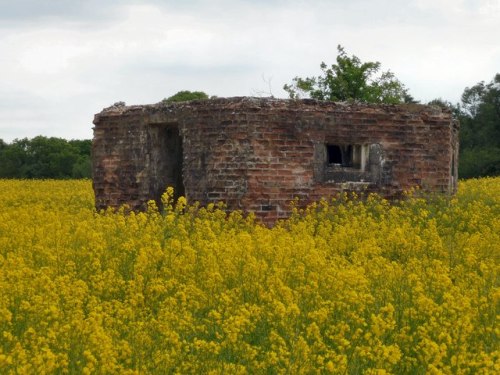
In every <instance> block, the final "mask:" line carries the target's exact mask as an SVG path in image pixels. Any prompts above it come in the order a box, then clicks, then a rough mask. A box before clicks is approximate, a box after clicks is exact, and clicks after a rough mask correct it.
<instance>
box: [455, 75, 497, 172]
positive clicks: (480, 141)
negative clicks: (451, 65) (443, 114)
mask: <svg viewBox="0 0 500 375" xmlns="http://www.w3.org/2000/svg"><path fill="white" fill-rule="evenodd" d="M461 108H462V109H461V112H460V115H459V119H460V125H461V126H460V147H461V149H460V160H459V176H460V177H462V178H470V177H481V176H498V175H500V74H496V75H495V77H494V78H493V79H492V80H491V82H489V83H487V84H486V83H484V81H482V82H479V83H477V84H476V85H474V86H472V87H467V88H465V90H464V93H463V94H462V106H461Z"/></svg>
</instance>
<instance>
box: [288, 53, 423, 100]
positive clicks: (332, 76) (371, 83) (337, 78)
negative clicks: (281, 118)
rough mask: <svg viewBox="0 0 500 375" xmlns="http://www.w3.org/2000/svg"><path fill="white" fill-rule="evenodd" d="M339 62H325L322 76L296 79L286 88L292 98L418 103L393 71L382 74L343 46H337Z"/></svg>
mask: <svg viewBox="0 0 500 375" xmlns="http://www.w3.org/2000/svg"><path fill="white" fill-rule="evenodd" d="M337 51H338V56H337V59H336V61H337V63H336V64H332V65H331V66H330V67H329V66H328V65H326V64H325V63H324V62H322V63H321V65H320V67H321V70H322V71H323V75H321V76H318V77H306V78H301V77H295V78H294V79H293V83H292V84H290V85H288V84H286V85H284V86H283V89H284V90H285V91H286V92H288V94H289V96H290V98H292V99H297V98H300V97H302V96H306V97H310V98H313V99H318V100H331V101H348V100H358V101H362V102H368V103H403V102H415V100H414V99H413V97H412V96H411V95H409V94H408V90H407V89H406V88H405V86H404V85H403V84H402V83H401V82H400V81H399V80H398V79H397V78H396V77H395V76H394V74H393V73H392V72H390V71H385V72H381V73H380V68H381V64H380V63H379V62H378V61H377V62H371V61H369V62H365V63H363V62H361V60H360V59H359V58H358V57H356V56H354V55H352V56H348V55H347V53H346V52H345V49H344V48H343V47H342V46H340V45H339V46H337Z"/></svg>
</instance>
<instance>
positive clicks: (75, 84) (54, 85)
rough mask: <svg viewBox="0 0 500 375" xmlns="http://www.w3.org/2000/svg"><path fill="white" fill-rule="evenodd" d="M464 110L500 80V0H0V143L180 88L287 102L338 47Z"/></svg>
mask: <svg viewBox="0 0 500 375" xmlns="http://www.w3.org/2000/svg"><path fill="white" fill-rule="evenodd" d="M338 44H341V45H342V46H344V47H345V49H346V51H347V53H348V54H349V55H351V54H354V55H356V56H358V57H359V58H360V59H361V60H362V61H380V62H381V63H382V70H391V71H392V72H393V73H395V75H396V77H397V78H398V79H399V80H401V81H402V82H403V83H404V84H405V85H406V87H407V88H408V89H409V91H410V94H411V95H413V97H415V98H416V99H418V100H421V101H422V102H426V101H429V100H432V99H434V98H438V97H441V98H443V99H446V100H449V101H452V102H457V101H459V100H460V96H461V94H462V92H463V90H464V88H465V87H467V86H472V85H474V84H476V83H477V82H479V81H483V80H484V81H490V80H491V79H492V78H493V76H494V75H495V73H499V72H500V0H406V1H404V0H399V1H397V0H329V1H328V0H309V1H307V0H302V1H300V0H289V1H285V0H248V1H245V0H207V1H205V0H163V1H162V0H143V1H139V0H0V139H3V140H4V141H7V142H11V141H12V140H13V139H14V138H24V137H29V138H31V137H34V136H36V135H45V136H55V137H62V138H67V139H72V138H73V139H89V138H92V126H93V125H92V120H93V117H94V114H95V113H98V112H100V111H101V109H102V108H104V107H107V106H110V105H112V104H113V103H115V102H117V101H125V102H126V103H127V104H129V105H131V104H146V103H156V102H159V101H160V100H162V99H163V98H165V97H168V96H171V95H173V94H175V93H176V92H177V91H180V90H193V91H195V90H196V91H205V92H206V93H208V94H209V95H217V96H223V97H224V96H249V95H252V96H269V94H272V95H274V96H276V97H286V93H285V92H284V91H283V90H282V86H283V84H285V83H290V82H291V80H292V78H293V77H295V76H297V75H298V76H302V77H305V76H313V75H319V74H320V69H319V65H320V63H321V62H322V61H324V62H326V63H327V64H331V63H333V62H334V61H335V57H336V55H337V48H336V47H337V45H338Z"/></svg>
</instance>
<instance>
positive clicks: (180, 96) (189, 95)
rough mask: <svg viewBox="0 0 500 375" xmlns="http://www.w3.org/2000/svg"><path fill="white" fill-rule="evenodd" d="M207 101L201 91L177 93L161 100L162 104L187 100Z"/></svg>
mask: <svg viewBox="0 0 500 375" xmlns="http://www.w3.org/2000/svg"><path fill="white" fill-rule="evenodd" d="M201 99H208V95H207V94H205V93H204V92H203V91H187V90H184V91H179V92H178V93H176V94H174V95H172V96H171V97H169V98H166V99H163V101H162V102H163V103H172V102H187V101H189V100H201Z"/></svg>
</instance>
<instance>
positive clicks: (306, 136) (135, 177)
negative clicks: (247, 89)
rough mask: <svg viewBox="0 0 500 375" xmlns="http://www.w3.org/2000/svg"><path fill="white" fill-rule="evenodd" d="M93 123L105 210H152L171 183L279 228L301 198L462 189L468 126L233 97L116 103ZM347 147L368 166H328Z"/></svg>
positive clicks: (399, 109)
mask: <svg viewBox="0 0 500 375" xmlns="http://www.w3.org/2000/svg"><path fill="white" fill-rule="evenodd" d="M94 123H95V125H96V126H95V129H94V144H93V161H94V190H95V193H96V206H97V207H98V208H103V207H106V206H113V207H117V206H119V205H121V204H123V203H128V204H129V205H130V206H131V207H132V208H134V209H137V208H142V207H144V203H145V202H147V200H149V199H156V200H158V199H159V197H160V195H161V193H162V192H163V191H164V190H165V187H166V186H167V185H171V186H175V187H176V190H177V191H178V192H180V193H181V194H185V195H186V197H187V198H188V201H190V202H194V201H199V202H200V203H202V204H207V203H209V202H215V201H224V202H226V204H227V206H228V208H229V209H243V210H245V211H254V212H255V213H256V214H257V216H258V217H260V218H261V219H262V220H263V221H264V222H266V223H272V222H273V221H274V220H276V219H277V218H282V217H286V216H287V215H288V214H289V202H290V201H291V200H293V199H294V198H295V197H299V198H301V199H302V201H303V203H307V202H310V201H312V200H317V199H319V198H321V197H326V196H331V195H334V194H336V193H338V192H340V191H345V190H362V191H376V192H379V193H381V194H382V195H384V196H387V197H394V196H397V195H398V194H400V193H401V192H402V191H403V190H405V189H408V188H410V187H412V186H415V185H418V186H421V187H422V188H423V189H425V190H428V191H436V192H448V193H452V192H454V191H455V189H456V168H457V163H456V161H457V155H458V124H457V123H456V122H455V121H454V120H453V119H452V117H451V114H450V113H449V112H445V111H442V110H441V109H438V108H434V107H427V106H421V105H373V104H371V105H369V104H345V103H330V102H317V101H314V100H300V101H294V100H276V99H259V98H230V99H213V100H206V101H194V102H187V103H174V104H169V105H164V104H156V105H150V106H133V107H123V106H115V107H111V108H108V109H106V110H104V111H103V112H101V113H100V114H98V115H96V118H95V121H94ZM329 145H330V148H329ZM339 147H340V148H342V150H344V151H346V152H347V153H350V154H351V156H350V157H351V158H353V160H355V163H356V160H358V159H359V158H362V159H363V161H362V163H361V164H362V165H363V166H362V169H360V168H361V167H360V162H359V160H358V162H357V163H358V165H357V166H356V167H353V166H350V165H349V166H348V165H346V166H343V165H341V164H340V162H339V164H337V163H336V161H335V162H334V163H329V160H333V159H334V157H332V156H329V152H330V150H334V149H336V148H339ZM349 147H350V148H349ZM353 150H357V151H353ZM356 152H357V154H356ZM354 154H356V156H353V155H354ZM343 157H344V158H346V157H345V155H343ZM329 158H330V159H329ZM346 160H347V158H346ZM182 190H184V191H182Z"/></svg>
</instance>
